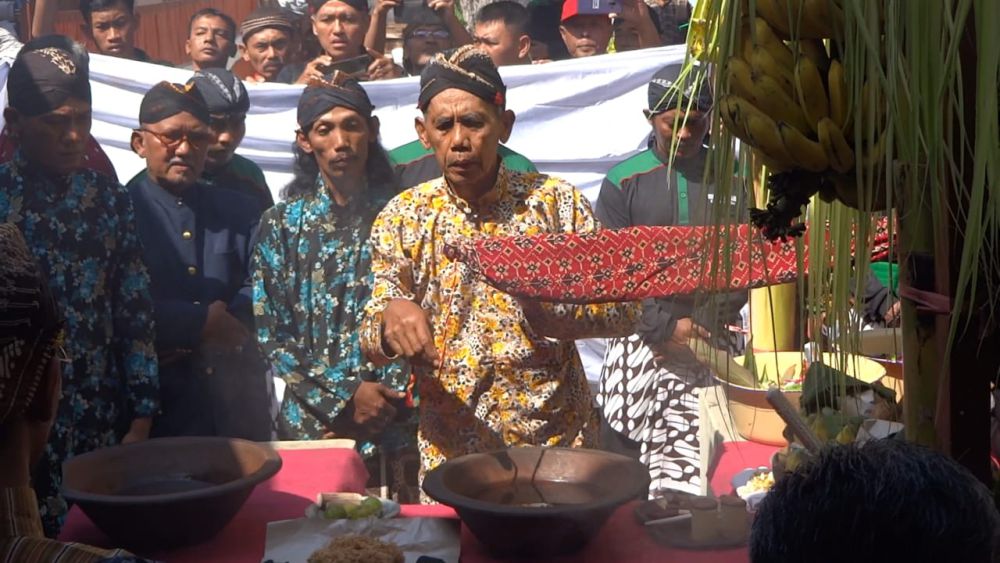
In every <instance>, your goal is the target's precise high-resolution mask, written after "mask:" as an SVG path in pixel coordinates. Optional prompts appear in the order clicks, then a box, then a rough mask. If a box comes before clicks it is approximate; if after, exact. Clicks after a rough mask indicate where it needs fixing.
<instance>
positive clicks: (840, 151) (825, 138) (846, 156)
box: [817, 117, 854, 174]
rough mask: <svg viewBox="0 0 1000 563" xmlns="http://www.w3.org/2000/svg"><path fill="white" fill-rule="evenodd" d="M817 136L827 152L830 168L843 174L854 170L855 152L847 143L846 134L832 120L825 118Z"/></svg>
mask: <svg viewBox="0 0 1000 563" xmlns="http://www.w3.org/2000/svg"><path fill="white" fill-rule="evenodd" d="M817 136H818V137H819V144H820V145H821V146H822V147H823V150H824V151H825V152H826V158H827V160H829V161H830V168H833V169H834V170H836V171H837V172H840V173H841V174H847V173H848V172H851V171H852V170H854V151H853V150H851V146H850V145H849V144H848V143H847V138H846V137H844V132H843V131H842V130H841V129H840V127H838V126H837V124H836V123H835V122H834V121H833V120H832V119H830V118H829V117H825V118H823V119H821V120H820V121H819V123H818V126H817Z"/></svg>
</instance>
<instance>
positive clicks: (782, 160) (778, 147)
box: [746, 112, 796, 167]
mask: <svg viewBox="0 0 1000 563" xmlns="http://www.w3.org/2000/svg"><path fill="white" fill-rule="evenodd" d="M746 124H747V131H748V132H749V133H750V144H752V145H753V146H754V148H756V149H757V150H758V151H760V152H762V153H763V156H766V157H767V158H768V159H770V160H771V161H774V162H776V163H779V164H788V165H791V166H792V167H794V165H795V164H796V161H795V159H794V158H792V156H791V155H790V154H789V153H788V150H787V149H786V148H785V144H784V142H783V141H782V140H781V131H780V130H779V129H778V124H777V123H775V122H774V120H773V119H771V118H770V117H768V116H766V115H764V114H763V113H761V112H755V113H750V114H748V115H747V116H746Z"/></svg>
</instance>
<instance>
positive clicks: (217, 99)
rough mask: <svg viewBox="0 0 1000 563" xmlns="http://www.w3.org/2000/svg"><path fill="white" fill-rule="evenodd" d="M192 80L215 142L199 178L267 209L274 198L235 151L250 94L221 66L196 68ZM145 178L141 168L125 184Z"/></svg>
mask: <svg viewBox="0 0 1000 563" xmlns="http://www.w3.org/2000/svg"><path fill="white" fill-rule="evenodd" d="M192 81H193V82H194V84H195V86H196V87H197V88H198V91H199V92H201V95H202V97H204V98H205V103H206V105H208V111H209V113H210V115H211V122H210V124H209V125H210V126H211V128H212V132H213V133H214V134H215V142H214V143H212V145H211V146H210V147H209V149H208V157H207V158H206V159H205V171H204V172H203V173H202V175H201V179H202V181H203V182H204V183H206V184H208V185H210V186H219V187H223V188H227V189H230V190H236V191H238V192H240V193H243V194H246V195H248V196H250V197H252V198H253V199H254V201H256V202H257V204H258V206H259V207H260V210H261V211H263V210H265V209H268V208H270V207H271V206H273V205H274V197H273V196H272V195H271V190H270V189H269V188H268V187H267V181H266V180H265V179H264V173H263V172H262V171H261V169H260V167H259V166H257V164H255V163H254V162H253V161H252V160H250V159H248V158H245V157H242V156H240V155H238V154H236V149H237V148H238V147H239V146H240V143H241V142H242V141H243V136H244V135H245V134H246V131H247V126H246V118H247V110H249V109H250V97H249V95H248V94H247V90H246V88H245V87H244V86H243V83H242V82H241V81H240V79H239V78H236V76H234V75H233V73H232V72H230V71H228V70H225V69H222V68H207V69H205V70H201V71H198V72H196V73H195V75H194V77H193V78H192ZM145 177H146V171H145V170H143V171H142V172H139V173H138V174H136V175H135V177H134V178H132V180H130V181H129V183H128V185H129V187H132V186H133V185H134V184H136V183H137V182H140V181H142V180H143V179H144V178H145Z"/></svg>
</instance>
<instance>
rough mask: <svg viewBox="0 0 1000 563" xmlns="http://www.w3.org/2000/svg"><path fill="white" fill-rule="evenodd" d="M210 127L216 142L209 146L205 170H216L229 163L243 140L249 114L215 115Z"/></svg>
mask: <svg viewBox="0 0 1000 563" xmlns="http://www.w3.org/2000/svg"><path fill="white" fill-rule="evenodd" d="M209 127H210V128H211V129H212V135H214V139H215V142H213V143H212V144H211V145H210V146H209V147H208V154H207V156H206V157H205V170H206V171H207V172H216V171H218V170H219V169H220V168H222V167H223V166H225V165H227V164H229V161H230V160H232V159H233V155H234V154H235V153H236V149H237V148H239V146H240V143H242V142H243V136H244V135H246V133H247V116H246V114H245V113H233V114H224V115H213V116H212V120H211V122H210V123H209Z"/></svg>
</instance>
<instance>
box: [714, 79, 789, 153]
mask: <svg viewBox="0 0 1000 563" xmlns="http://www.w3.org/2000/svg"><path fill="white" fill-rule="evenodd" d="M719 112H720V114H721V116H722V122H723V123H724V124H725V126H726V127H727V128H729V130H730V132H732V134H733V135H735V136H736V137H738V138H739V139H740V140H742V141H743V142H745V143H747V144H748V145H750V146H752V147H754V148H755V149H757V152H758V154H759V156H762V157H766V160H767V162H768V166H771V167H772V168H774V169H776V170H788V169H790V168H793V167H794V166H793V162H792V159H791V157H790V156H789V155H788V152H787V151H785V146H784V144H783V143H782V141H781V133H780V132H779V131H778V127H777V124H776V123H775V122H774V120H773V119H771V118H770V117H768V116H767V115H766V114H765V113H764V112H762V111H760V110H759V109H757V107H756V106H754V105H753V104H752V103H750V102H749V101H748V100H746V99H744V98H741V97H739V96H734V95H728V96H723V98H722V100H721V101H720V102H719Z"/></svg>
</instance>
